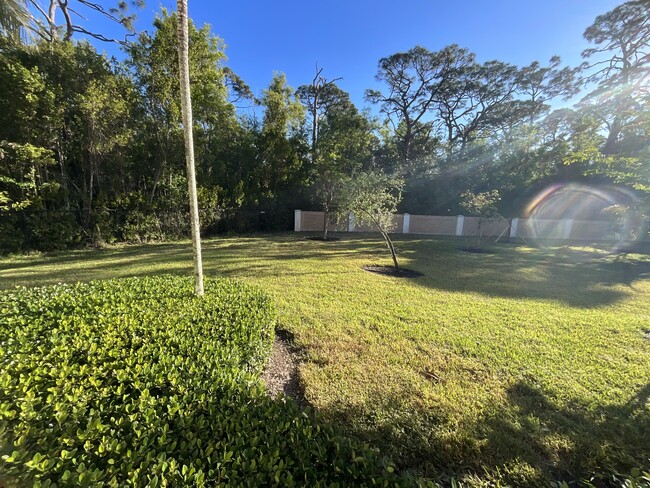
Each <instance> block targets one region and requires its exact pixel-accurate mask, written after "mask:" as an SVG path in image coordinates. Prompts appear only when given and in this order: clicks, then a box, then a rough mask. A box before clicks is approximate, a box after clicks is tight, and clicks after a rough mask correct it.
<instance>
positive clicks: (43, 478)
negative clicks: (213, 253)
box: [0, 276, 399, 487]
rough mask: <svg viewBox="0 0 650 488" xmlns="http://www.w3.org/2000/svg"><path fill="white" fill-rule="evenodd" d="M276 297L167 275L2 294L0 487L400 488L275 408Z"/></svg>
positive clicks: (369, 456)
mask: <svg viewBox="0 0 650 488" xmlns="http://www.w3.org/2000/svg"><path fill="white" fill-rule="evenodd" d="M273 325H274V311H273V307H272V304H271V303H270V301H269V300H268V298H267V297H266V296H265V295H263V294H262V293H260V292H258V291H256V290H255V289H253V288H250V287H248V286H246V285H243V284H240V283H237V282H235V281H230V280H225V279H224V280H208V281H207V283H206V295H205V297H204V298H203V299H197V298H195V297H194V296H193V283H192V280H191V279H186V278H180V277H172V276H162V277H150V278H129V279H124V280H113V281H105V282H93V283H90V284H76V285H57V286H51V287H43V288H33V289H26V288H19V289H15V290H11V291H5V292H2V293H0V359H1V361H2V365H1V367H0V455H1V456H2V460H1V461H0V486H7V487H9V486H55V485H59V486H70V485H73V486H144V485H149V486H215V485H228V486H264V485H267V486H268V485H280V486H305V485H306V486H337V485H338V486H349V485H380V486H389V485H390V486H392V485H395V484H398V483H399V479H398V478H397V477H396V476H395V475H394V474H392V468H391V467H386V468H379V467H378V464H377V462H376V458H375V453H374V452H373V451H371V450H369V449H368V448H366V447H361V448H359V447H356V448H355V446H354V445H352V444H351V443H350V442H349V441H347V440H345V439H344V438H343V437H341V436H339V435H338V434H337V433H335V432H334V431H333V430H332V429H331V428H330V427H328V426H323V425H319V424H318V422H317V421H316V420H315V419H314V418H312V416H311V415H309V414H307V413H305V412H303V411H301V410H299V409H298V407H297V406H296V405H295V404H294V403H293V402H291V401H287V402H283V401H277V400H272V399H270V398H268V397H267V396H266V394H265V392H264V389H263V386H262V384H261V381H260V379H259V372H260V370H261V368H262V366H263V363H264V360H265V358H266V357H267V355H268V352H269V350H270V347H271V344H272V338H273Z"/></svg>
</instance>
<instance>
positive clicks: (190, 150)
mask: <svg viewBox="0 0 650 488" xmlns="http://www.w3.org/2000/svg"><path fill="white" fill-rule="evenodd" d="M176 5H177V8H178V66H179V73H180V84H181V110H182V113H183V135H184V138H185V162H186V164H187V185H188V188H189V193H190V224H191V227H192V247H193V250H194V277H195V280H196V286H195V291H196V294H197V295H198V296H203V262H202V259H201V233H200V227H199V204H198V198H197V194H196V171H195V168H194V136H193V133H192V99H191V96H190V65H189V40H188V37H189V36H188V30H189V29H188V19H187V17H188V14H187V0H177V2H176Z"/></svg>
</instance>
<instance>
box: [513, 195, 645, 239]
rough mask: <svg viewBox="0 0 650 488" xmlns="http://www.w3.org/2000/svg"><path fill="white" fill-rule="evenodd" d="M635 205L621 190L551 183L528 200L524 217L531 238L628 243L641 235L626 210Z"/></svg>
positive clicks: (632, 196) (631, 214)
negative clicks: (526, 220) (568, 238)
mask: <svg viewBox="0 0 650 488" xmlns="http://www.w3.org/2000/svg"><path fill="white" fill-rule="evenodd" d="M635 202H636V197H635V195H634V194H633V193H632V192H631V191H629V190H627V189H625V188H621V187H616V186H589V185H582V184H576V183H571V184H555V185H552V186H550V187H548V188H546V189H544V190H543V191H541V192H540V193H538V194H537V195H536V196H535V197H534V198H533V199H532V200H531V201H530V203H529V204H528V206H527V207H526V209H525V211H524V217H525V218H526V219H528V227H529V229H530V233H531V234H532V235H531V237H537V238H546V239H562V238H567V237H568V236H569V235H570V236H571V238H576V239H584V240H594V241H604V240H610V241H616V242H619V243H620V242H622V241H627V242H629V241H630V240H634V239H637V238H638V237H639V236H640V234H641V232H639V230H640V225H641V224H640V223H639V222H638V219H636V218H635V216H634V212H633V211H631V210H630V208H631V207H633V206H634V203H635ZM578 226H579V228H578ZM572 229H573V230H572ZM578 230H580V232H578Z"/></svg>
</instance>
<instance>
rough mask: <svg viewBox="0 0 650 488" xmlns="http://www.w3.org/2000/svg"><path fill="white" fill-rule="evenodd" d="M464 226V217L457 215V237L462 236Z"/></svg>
mask: <svg viewBox="0 0 650 488" xmlns="http://www.w3.org/2000/svg"><path fill="white" fill-rule="evenodd" d="M464 225H465V217H464V216H462V215H459V216H458V217H456V235H457V236H462V235H463V227H464Z"/></svg>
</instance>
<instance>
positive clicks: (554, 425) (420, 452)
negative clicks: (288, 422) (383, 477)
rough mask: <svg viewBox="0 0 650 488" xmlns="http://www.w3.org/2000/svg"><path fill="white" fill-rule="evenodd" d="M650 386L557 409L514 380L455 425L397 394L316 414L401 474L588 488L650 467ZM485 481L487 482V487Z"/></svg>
mask: <svg viewBox="0 0 650 488" xmlns="http://www.w3.org/2000/svg"><path fill="white" fill-rule="evenodd" d="M649 397H650V384H648V385H646V386H645V387H643V388H641V389H640V390H639V392H638V393H637V394H636V395H634V396H632V397H631V398H630V399H629V400H628V401H627V402H626V403H623V404H610V405H595V406H594V405H584V404H582V403H581V402H580V401H575V402H573V403H568V404H569V405H571V406H570V407H558V406H556V404H555V402H554V401H553V399H552V397H551V395H548V394H546V393H545V392H543V391H542V390H541V389H540V388H538V387H537V386H534V385H531V384H529V383H527V382H525V381H519V382H517V383H515V384H513V385H512V386H511V387H509V388H508V389H507V391H506V400H505V402H504V403H503V404H502V405H500V406H498V407H494V408H491V407H487V409H488V410H490V413H489V414H486V415H485V416H483V417H481V418H480V419H479V420H477V421H476V422H475V423H474V424H472V423H470V424H469V425H468V426H467V427H462V429H463V430H462V432H461V433H460V434H458V433H455V434H454V433H452V431H453V430H454V429H457V428H458V425H457V424H456V421H454V420H449V419H446V418H445V415H444V414H442V413H439V412H437V411H436V409H435V407H425V406H424V405H423V404H422V403H419V402H410V403H407V402H405V401H404V400H403V399H400V398H397V397H393V398H390V397H386V396H383V397H381V398H377V399H374V400H373V401H369V402H367V403H366V404H365V405H355V406H345V407H342V406H340V405H338V406H333V407H331V408H329V409H326V410H324V411H323V413H325V416H326V417H327V418H333V419H336V420H337V421H338V422H340V423H341V424H342V425H343V426H345V427H346V429H347V433H348V434H349V435H351V436H352V437H353V438H357V439H360V440H362V441H364V442H368V443H370V444H371V445H374V446H375V447H378V448H379V449H380V451H381V452H382V454H384V455H385V456H387V457H388V458H389V459H392V461H394V462H396V464H397V466H398V467H399V469H400V470H401V471H402V472H404V473H411V475H412V476H415V477H421V476H422V477H424V478H429V479H434V480H438V481H443V483H444V484H445V485H446V484H448V483H449V482H450V481H451V479H452V478H455V479H456V480H459V479H462V478H463V477H466V476H469V477H473V478H476V477H478V478H482V479H488V480H492V481H494V480H496V479H498V480H500V481H501V482H502V483H503V482H505V483H508V484H509V486H529V487H538V486H548V483H549V482H550V481H566V482H567V483H568V484H569V486H578V485H577V483H575V482H576V481H579V480H588V479H590V478H592V477H593V478H594V479H593V480H592V483H593V484H594V486H596V487H607V486H622V485H621V483H618V484H615V483H614V480H613V478H612V477H613V475H614V474H615V473H617V474H620V475H623V476H625V475H629V474H630V472H631V471H632V470H634V469H635V468H641V469H642V470H646V471H647V470H650V444H649V443H648V439H650V409H649V408H648V406H647V403H648V399H649ZM490 486H492V485H490Z"/></svg>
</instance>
